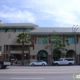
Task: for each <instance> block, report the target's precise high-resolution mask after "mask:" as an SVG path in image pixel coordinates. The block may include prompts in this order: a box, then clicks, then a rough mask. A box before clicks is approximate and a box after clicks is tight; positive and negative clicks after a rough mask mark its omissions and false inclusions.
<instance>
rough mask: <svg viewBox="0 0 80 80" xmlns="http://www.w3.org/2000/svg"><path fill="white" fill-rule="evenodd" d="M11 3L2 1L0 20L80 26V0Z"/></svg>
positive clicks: (37, 0)
mask: <svg viewBox="0 0 80 80" xmlns="http://www.w3.org/2000/svg"><path fill="white" fill-rule="evenodd" d="M9 1H10V0H6V2H5V1H2V3H1V5H2V9H0V10H1V11H0V18H2V17H3V18H5V19H7V20H9V21H11V22H33V23H36V24H37V23H38V25H40V24H44V25H46V26H47V25H48V23H50V24H51V26H52V25H54V24H55V25H54V26H73V25H74V24H75V25H76V24H77V25H80V15H79V14H80V9H79V7H80V4H79V3H80V0H44V1H43V0H24V1H23V0H12V1H10V2H9ZM3 3H4V5H3ZM46 21H47V22H46ZM45 22H46V24H45Z"/></svg>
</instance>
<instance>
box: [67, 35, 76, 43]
mask: <svg viewBox="0 0 80 80" xmlns="http://www.w3.org/2000/svg"><path fill="white" fill-rule="evenodd" d="M67 39H68V40H69V41H68V43H69V44H73V43H74V42H75V41H74V36H67Z"/></svg>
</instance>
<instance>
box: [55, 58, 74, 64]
mask: <svg viewBox="0 0 80 80" xmlns="http://www.w3.org/2000/svg"><path fill="white" fill-rule="evenodd" d="M73 64H75V61H74V59H73V58H60V59H59V60H58V61H53V65H73Z"/></svg>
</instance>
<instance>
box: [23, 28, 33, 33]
mask: <svg viewBox="0 0 80 80" xmlns="http://www.w3.org/2000/svg"><path fill="white" fill-rule="evenodd" d="M31 30H33V29H32V28H26V29H25V30H24V32H29V31H31Z"/></svg>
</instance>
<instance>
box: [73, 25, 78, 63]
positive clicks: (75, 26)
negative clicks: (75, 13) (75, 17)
mask: <svg viewBox="0 0 80 80" xmlns="http://www.w3.org/2000/svg"><path fill="white" fill-rule="evenodd" d="M78 29H79V26H78V25H73V27H72V32H73V34H74V45H75V46H74V47H75V55H74V57H75V64H77V59H76V57H77V54H76V44H77V41H76V32H77V30H78Z"/></svg>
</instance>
